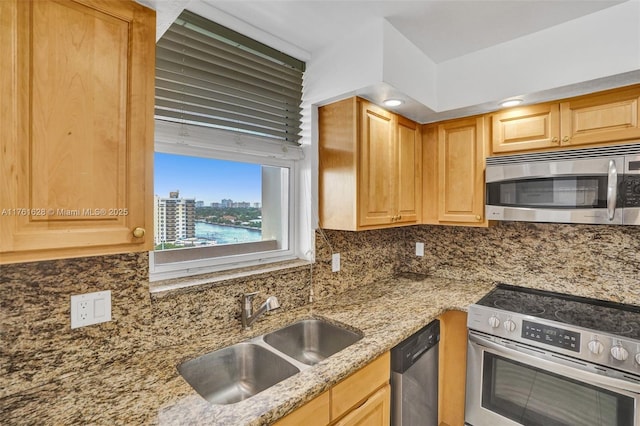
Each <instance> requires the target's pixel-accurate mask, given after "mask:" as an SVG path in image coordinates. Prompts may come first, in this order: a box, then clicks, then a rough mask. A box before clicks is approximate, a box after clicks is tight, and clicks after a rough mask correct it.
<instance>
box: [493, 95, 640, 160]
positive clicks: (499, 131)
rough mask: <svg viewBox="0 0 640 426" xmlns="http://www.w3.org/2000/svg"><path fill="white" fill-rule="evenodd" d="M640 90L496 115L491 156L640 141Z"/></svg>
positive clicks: (531, 107)
mask: <svg viewBox="0 0 640 426" xmlns="http://www.w3.org/2000/svg"><path fill="white" fill-rule="evenodd" d="M639 104H640V86H638V85H636V86H630V87H625V88H622V89H615V90H609V91H606V92H600V93H595V94H590V95H585V96H580V97H577V98H571V99H567V100H564V101H560V102H553V103H545V104H539V105H532V106H527V107H521V108H513V109H509V110H505V111H500V112H497V113H495V114H492V150H493V153H496V154H499V153H508V152H522V151H531V150H545V149H553V148H563V149H566V148H569V147H572V146H581V145H591V144H599V145H604V144H608V143H619V142H620V141H625V140H633V139H638V138H640V108H638V106H639Z"/></svg>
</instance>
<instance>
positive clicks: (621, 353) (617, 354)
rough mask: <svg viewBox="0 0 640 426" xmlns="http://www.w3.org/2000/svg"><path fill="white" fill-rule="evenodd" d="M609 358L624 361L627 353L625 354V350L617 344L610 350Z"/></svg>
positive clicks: (627, 355)
mask: <svg viewBox="0 0 640 426" xmlns="http://www.w3.org/2000/svg"><path fill="white" fill-rule="evenodd" d="M611 356H612V357H614V358H615V359H617V360H618V361H626V359H627V358H628V357H629V352H627V350H626V349H625V348H623V347H622V345H621V344H617V345H615V346H614V347H612V348H611Z"/></svg>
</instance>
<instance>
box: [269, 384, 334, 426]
mask: <svg viewBox="0 0 640 426" xmlns="http://www.w3.org/2000/svg"><path fill="white" fill-rule="evenodd" d="M328 424H329V391H326V392H325V393H323V394H322V395H320V396H318V397H316V398H314V399H312V400H311V401H309V402H307V403H306V404H305V405H303V406H302V407H300V408H298V409H297V410H296V411H294V412H293V413H291V414H288V415H287V416H285V417H283V418H282V419H280V420H278V421H277V422H275V423H274V425H275V426H300V425H305V426H326V425H328Z"/></svg>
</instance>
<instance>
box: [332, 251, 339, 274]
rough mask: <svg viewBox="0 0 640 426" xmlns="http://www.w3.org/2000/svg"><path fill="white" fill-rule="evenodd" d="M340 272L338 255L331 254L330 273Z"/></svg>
mask: <svg viewBox="0 0 640 426" xmlns="http://www.w3.org/2000/svg"><path fill="white" fill-rule="evenodd" d="M339 270H340V253H333V254H332V255H331V272H338V271H339Z"/></svg>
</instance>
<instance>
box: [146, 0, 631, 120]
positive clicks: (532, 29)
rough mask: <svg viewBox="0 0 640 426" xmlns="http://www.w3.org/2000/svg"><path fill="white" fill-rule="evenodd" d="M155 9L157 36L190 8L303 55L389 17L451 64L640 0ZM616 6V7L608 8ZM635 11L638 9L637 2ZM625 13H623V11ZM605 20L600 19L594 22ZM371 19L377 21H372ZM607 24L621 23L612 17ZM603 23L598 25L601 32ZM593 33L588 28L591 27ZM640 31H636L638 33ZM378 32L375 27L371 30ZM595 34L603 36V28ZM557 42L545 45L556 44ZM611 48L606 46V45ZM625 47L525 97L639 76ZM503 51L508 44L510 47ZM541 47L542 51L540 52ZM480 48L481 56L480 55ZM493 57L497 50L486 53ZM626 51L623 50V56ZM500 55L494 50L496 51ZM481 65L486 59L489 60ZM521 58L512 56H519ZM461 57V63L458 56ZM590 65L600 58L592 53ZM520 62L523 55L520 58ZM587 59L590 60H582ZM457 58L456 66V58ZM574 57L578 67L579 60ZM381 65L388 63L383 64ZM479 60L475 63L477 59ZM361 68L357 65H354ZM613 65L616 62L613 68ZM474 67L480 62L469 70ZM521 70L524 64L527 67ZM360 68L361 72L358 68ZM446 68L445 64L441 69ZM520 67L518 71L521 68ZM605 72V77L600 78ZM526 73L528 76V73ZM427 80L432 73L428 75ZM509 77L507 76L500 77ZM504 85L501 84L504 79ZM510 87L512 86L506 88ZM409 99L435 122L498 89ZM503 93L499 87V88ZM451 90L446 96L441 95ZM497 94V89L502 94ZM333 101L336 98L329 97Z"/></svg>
mask: <svg viewBox="0 0 640 426" xmlns="http://www.w3.org/2000/svg"><path fill="white" fill-rule="evenodd" d="M137 1H138V2H140V3H143V4H146V5H148V6H151V7H153V8H154V9H156V12H157V38H159V37H160V36H161V35H162V34H163V33H164V31H165V30H166V29H167V28H168V27H169V26H170V25H171V23H172V22H173V21H174V20H175V18H176V17H177V16H178V15H179V14H180V13H181V12H182V10H183V9H185V8H187V9H189V10H191V11H193V12H195V13H197V14H199V15H202V16H204V17H206V18H208V19H211V20H213V21H216V22H218V23H220V24H222V25H225V26H228V27H230V28H232V29H235V30H237V31H240V32H242V33H244V34H245V35H247V36H249V37H252V38H254V39H257V40H259V41H262V42H263V43H266V44H268V45H270V46H272V47H274V48H276V49H278V50H281V51H283V52H285V53H287V54H289V55H291V56H294V57H296V58H298V59H301V60H304V61H310V60H311V59H312V58H316V57H318V56H321V55H322V53H323V52H326V51H327V50H330V49H331V48H332V46H336V45H340V44H341V43H344V40H345V39H348V38H349V36H350V35H351V34H355V33H357V32H358V31H362V29H367V28H369V27H372V28H373V27H375V25H374V24H376V23H380V22H385V23H388V24H389V25H391V26H392V27H393V28H394V29H395V30H397V31H398V32H399V33H400V34H401V35H402V36H403V37H405V38H406V39H407V40H408V42H409V43H411V44H412V45H413V46H415V47H416V48H417V49H419V50H420V51H421V52H422V53H424V55H425V58H427V60H428V61H430V62H431V63H433V64H434V67H435V68H437V69H438V70H440V69H447V70H451V69H453V68H455V67H456V66H458V63H465V58H467V57H471V56H473V55H475V56H477V57H480V58H484V57H485V56H483V54H484V53H485V52H491V51H492V49H493V51H502V50H501V47H503V46H507V45H509V43H512V42H514V41H516V42H518V41H521V40H523V39H525V38H527V37H532V36H534V37H535V36H537V35H538V34H541V33H542V32H544V31H549V30H552V29H554V28H562V27H563V26H564V27H567V28H571V27H572V23H573V22H578V21H580V20H581V19H582V20H584V19H585V17H588V16H595V15H596V14H598V13H602V11H605V10H606V9H608V8H613V7H614V6H617V5H620V4H621V3H626V4H627V5H630V4H633V3H638V2H640V0H535V1H532V0H493V1H491V0H474V1H469V0H466V1H465V0H398V1H393V0H387V1H375V0H366V1H363V0H137ZM610 10H614V9H610ZM632 10H640V7H639V8H635V9H633V8H632ZM617 16H620V15H617ZM594 22H599V23H600V22H602V21H597V20H596V21H594ZM638 22H640V20H638V19H636V21H634V24H633V25H634V26H637V27H638V28H636V29H634V31H636V32H635V33H634V32H632V33H631V34H632V37H631V38H638V39H640V25H638ZM371 25H373V26H371ZM605 26H606V27H609V28H611V27H615V26H616V23H615V22H607V25H605ZM598 30H599V28H594V31H596V32H597V31H598ZM588 32H590V27H589V30H588ZM636 34H637V36H638V37H635V35H636ZM371 37H372V39H373V38H374V37H375V34H371ZM590 37H591V38H595V37H599V36H598V35H597V33H593V34H591V35H590ZM556 47H557V46H553V45H549V46H548V47H546V46H544V47H543V49H545V48H546V49H547V50H551V51H553V49H554V48H556ZM607 48H608V46H607V47H605V49H607ZM632 49H633V50H632V51H627V52H622V53H620V55H622V57H624V56H625V55H626V56H627V57H629V58H633V60H635V59H636V57H637V62H638V64H639V65H638V66H632V67H628V66H627V67H626V68H624V69H623V70H622V71H624V73H623V74H615V73H613V72H612V73H608V74H607V73H600V74H597V72H595V71H594V72H593V73H592V74H593V75H595V76H596V78H595V79H593V78H594V77H592V79H591V80H588V81H587V80H586V79H583V80H580V81H568V79H564V81H561V80H562V79H557V78H555V76H553V75H552V76H551V77H549V79H550V80H554V78H555V80H557V84H556V81H552V82H551V83H550V84H548V85H546V86H545V85H542V84H540V85H538V87H537V89H536V90H534V91H527V92H522V93H521V92H518V91H515V90H514V92H515V93H512V94H511V95H518V96H519V95H523V94H526V95H527V97H526V98H525V102H526V103H534V102H542V101H545V100H552V99H560V98H562V97H570V96H576V95H579V94H582V93H588V92H590V91H591V92H593V91H597V90H604V89H607V88H611V87H618V86H620V85H627V84H633V83H636V82H640V48H638V49H637V50H638V52H634V50H636V47H635V46H632ZM504 51H509V50H508V49H507V50H504ZM538 54H539V52H538ZM478 55H479V56H478ZM486 57H487V58H490V57H491V55H487V56H486ZM618 57H620V56H618ZM494 58H495V57H494ZM460 59H462V61H460ZM480 60H481V61H484V63H483V62H477V63H476V64H478V65H482V66H484V65H485V64H488V63H489V62H487V60H486V59H480ZM519 60H520V59H515V58H514V61H519ZM456 61H459V62H456ZM590 61H591V65H592V64H594V62H593V61H597V58H591V59H590ZM515 63H516V64H518V62H515ZM584 63H585V64H587V66H589V62H588V61H587V62H584ZM454 64H455V65H454ZM577 64H578V63H577V62H576V63H575V64H573V66H578V65H577ZM382 66H383V67H384V66H386V65H382ZM472 67H473V65H472ZM357 68H358V67H357V66H356V67H355V69H357ZM612 69H613V68H612ZM470 71H471V72H475V67H473V68H471V69H470ZM521 71H522V70H520V72H521ZM354 72H357V71H354ZM438 72H440V71H438ZM516 72H517V71H516ZM599 77H602V78H599ZM522 78H525V77H522ZM425 81H426V80H425ZM502 81H503V82H504V80H502ZM433 84H437V87H438V90H441V88H442V84H441V81H440V80H438V81H437V82H435V83H433ZM498 84H500V83H498ZM395 89H396V88H395V87H394V86H390V85H389V84H387V83H386V80H385V79H384V78H383V79H381V81H380V82H378V83H375V84H373V85H364V86H362V87H352V88H350V89H349V90H348V91H344V92H341V93H337V94H335V95H334V96H337V97H339V96H341V95H344V96H350V95H353V94H356V95H359V96H362V97H365V98H367V99H370V100H371V101H373V102H376V103H380V102H381V100H382V99H385V97H386V96H388V94H389V93H395V92H396V91H395ZM505 90H506V89H505ZM400 92H402V94H404V95H406V99H407V102H406V103H405V104H404V105H402V106H400V107H398V108H396V109H394V110H395V111H396V112H398V113H400V114H402V115H405V116H407V117H409V118H412V119H414V120H416V121H419V122H430V121H437V120H442V119H448V118H454V117H460V116H465V115H472V114H479V113H483V112H489V111H491V110H495V108H496V105H497V103H496V98H494V97H492V96H493V95H489V96H485V99H480V100H479V99H477V98H476V99H475V100H473V101H469V102H468V103H466V104H463V103H462V102H459V103H458V104H459V105H458V106H456V107H450V108H447V107H445V108H439V105H437V103H436V104H433V105H432V104H429V103H428V102H424V101H416V99H420V98H419V97H418V98H416V97H414V96H413V94H412V93H410V92H411V89H407V90H404V91H403V90H400ZM496 93H497V92H496ZM442 96H445V95H442ZM495 96H498V95H497V94H496V95H495ZM326 99H327V100H335V99H331V98H330V97H327V98H326Z"/></svg>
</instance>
